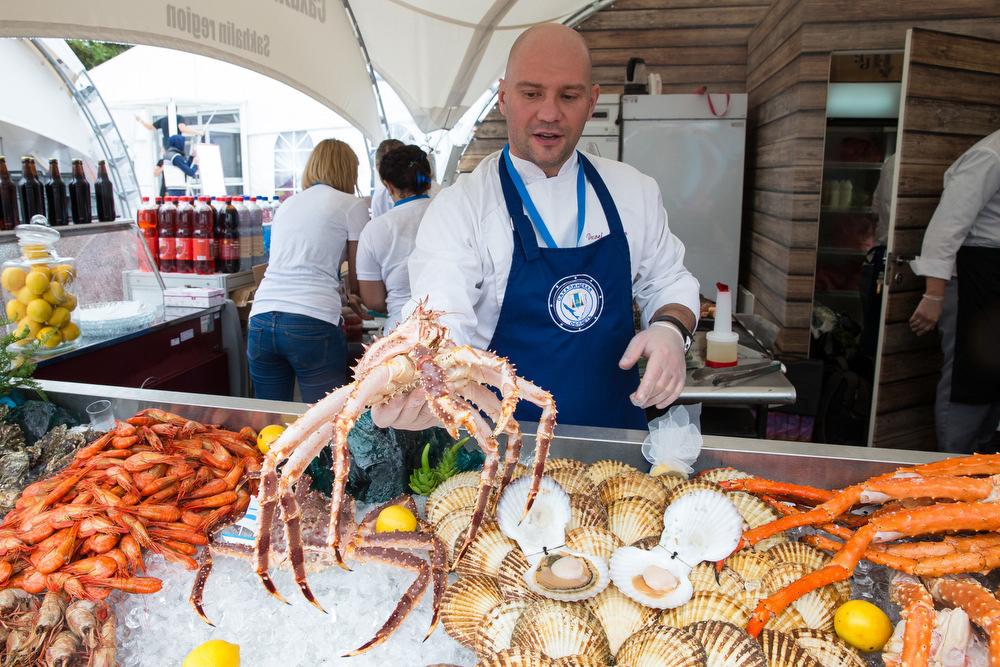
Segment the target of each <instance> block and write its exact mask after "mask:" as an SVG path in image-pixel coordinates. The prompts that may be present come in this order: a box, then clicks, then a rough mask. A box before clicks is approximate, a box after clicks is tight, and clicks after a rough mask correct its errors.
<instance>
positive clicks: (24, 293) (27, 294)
mask: <svg viewBox="0 0 1000 667" xmlns="http://www.w3.org/2000/svg"><path fill="white" fill-rule="evenodd" d="M14 296H16V297H17V300H18V301H20V302H21V303H23V304H24V305H26V306H27V305H28V304H29V303H31V301H32V300H33V299H37V298H38V295H37V294H35V293H34V292H32V291H31V288H30V287H28V286H27V285H25V286H24V287H22V288H21V289H19V290H17V294H15V295H14Z"/></svg>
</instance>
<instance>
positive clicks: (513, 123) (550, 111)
mask: <svg viewBox="0 0 1000 667" xmlns="http://www.w3.org/2000/svg"><path fill="white" fill-rule="evenodd" d="M599 94H600V87H599V86H598V85H597V84H595V83H593V75H592V73H591V64H590V49H589V48H587V43H586V42H585V41H584V40H583V37H581V36H580V34H579V33H577V32H576V31H575V30H573V29H572V28H568V27H566V26H564V25H560V24H558V23H545V24H542V25H537V26H534V27H532V28H529V29H527V30H525V31H524V32H523V33H522V34H521V36H520V37H518V38H517V40H516V41H515V42H514V45H513V46H512V47H511V49H510V55H509V56H508V57H507V71H506V73H505V74H504V78H502V79H500V89H499V93H498V99H499V102H500V111H501V112H502V113H503V114H504V116H505V117H506V118H507V138H508V142H509V144H510V152H511V154H512V155H514V156H516V157H519V158H522V159H524V160H528V161H529V162H533V163H534V164H535V165H537V166H538V167H539V168H541V169H542V171H544V172H545V174H546V175H547V176H550V177H551V176H555V175H557V174H558V173H559V170H560V168H561V167H562V165H563V164H565V163H566V161H567V160H568V159H569V158H570V157H571V156H573V155H574V154H575V152H576V144H577V142H578V141H579V140H580V135H581V134H583V126H584V124H585V123H586V122H587V119H589V118H590V114H591V113H593V111H594V105H596V104H597V96H598V95H599Z"/></svg>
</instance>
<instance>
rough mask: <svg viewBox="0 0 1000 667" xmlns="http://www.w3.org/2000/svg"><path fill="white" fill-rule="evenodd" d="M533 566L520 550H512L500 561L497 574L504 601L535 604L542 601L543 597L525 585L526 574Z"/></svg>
mask: <svg viewBox="0 0 1000 667" xmlns="http://www.w3.org/2000/svg"><path fill="white" fill-rule="evenodd" d="M529 567H531V565H530V564H529V563H528V559H527V557H525V555H524V552H523V551H521V550H520V549H511V551H510V552H508V553H507V555H506V556H504V559H503V560H502V561H500V567H499V568H498V572H497V585H498V586H499V587H500V594H501V595H503V598H504V600H526V601H528V602H534V601H535V600H541V599H542V596H541V595H539V594H538V593H536V592H535V591H533V590H531V589H530V588H528V585H527V584H526V583H524V573H525V572H527V571H528V568H529Z"/></svg>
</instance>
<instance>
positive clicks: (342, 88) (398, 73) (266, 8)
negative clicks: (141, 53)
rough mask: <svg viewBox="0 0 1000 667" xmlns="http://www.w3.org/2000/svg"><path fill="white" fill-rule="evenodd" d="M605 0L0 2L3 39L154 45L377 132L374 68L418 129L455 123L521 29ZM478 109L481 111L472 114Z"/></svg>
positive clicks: (573, 16)
mask: <svg viewBox="0 0 1000 667" xmlns="http://www.w3.org/2000/svg"><path fill="white" fill-rule="evenodd" d="M607 4H610V0H597V1H591V2H581V1H580V0H544V1H537V0H495V1H494V2H492V3H489V2H470V1H469V0H421V1H420V2H415V1H414V2H406V1H404V0H354V2H351V0H341V2H336V0H278V1H271V2H246V1H245V0H244V1H242V2H241V1H239V0H200V1H199V2H192V3H186V4H183V5H181V4H174V3H172V2H165V1H164V0H144V2H134V1H133V0H101V2H97V3H80V2H70V1H69V0H46V1H45V2H33V3H13V2H5V3H4V12H3V17H2V18H0V37H63V38H70V39H91V40H103V41H113V42H125V43H133V44H148V45H152V46H162V47H166V48H171V49H177V50H182V51H190V52H192V53H198V54H201V55H206V56H210V57H213V58H217V59H219V60H224V61H228V62H231V63H234V64H237V65H241V66H243V67H247V68H249V69H252V70H255V71H257V72H260V73H262V74H265V75H267V76H269V77H272V78H274V79H276V80H278V81H281V82H284V83H286V84H288V85H290V86H292V87H293V88H297V89H298V90H301V91H302V92H304V93H306V94H307V95H309V96H310V97H313V98H314V99H316V100H318V101H319V102H321V103H322V104H324V105H326V106H328V107H329V108H331V109H333V110H334V111H336V112H337V113H338V114H340V115H341V116H342V117H344V118H345V119H347V120H348V121H349V122H350V123H352V124H353V125H355V126H356V127H357V128H358V129H359V130H361V131H362V132H363V133H364V134H365V136H366V137H367V138H368V139H369V140H371V141H372V142H374V143H377V142H378V141H379V140H380V139H382V138H383V137H384V136H385V129H386V127H385V122H384V114H383V112H382V111H381V109H380V103H379V100H378V91H377V88H376V86H375V85H374V82H375V72H378V74H379V75H380V76H381V77H383V78H384V79H385V81H386V82H387V83H389V85H391V86H392V88H393V89H394V90H395V91H396V93H397V94H398V95H399V97H400V99H401V100H402V101H403V103H404V104H405V105H406V107H407V109H408V110H409V112H410V114H411V115H412V117H413V119H414V122H415V123H416V124H417V126H418V127H420V129H421V130H423V131H424V132H431V131H433V130H437V129H450V128H452V127H454V126H455V125H456V124H457V123H458V122H459V120H460V119H461V117H462V116H463V114H465V112H466V111H468V110H469V108H470V106H471V105H472V104H473V103H474V102H475V101H476V100H477V99H479V98H481V96H482V95H483V93H484V92H485V91H487V90H488V89H489V88H490V86H491V85H493V83H495V81H496V79H497V77H498V76H500V75H501V73H502V72H503V67H504V64H505V60H506V55H507V52H508V50H509V48H510V45H511V44H512V43H513V41H514V39H515V38H516V37H517V35H518V34H520V32H521V31H523V30H524V29H525V28H527V27H528V26H530V25H533V24H536V23H545V22H562V23H567V24H570V25H574V24H576V23H578V22H579V21H581V20H583V19H584V18H586V17H587V16H589V15H591V14H593V13H594V12H596V11H598V10H599V9H601V8H602V7H603V6H605V5H607ZM477 111H481V110H477Z"/></svg>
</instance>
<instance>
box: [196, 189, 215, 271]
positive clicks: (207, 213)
mask: <svg viewBox="0 0 1000 667" xmlns="http://www.w3.org/2000/svg"><path fill="white" fill-rule="evenodd" d="M208 202H209V198H208V197H198V203H197V204H195V206H194V229H193V230H192V232H191V250H192V253H193V260H192V263H193V264H194V272H195V273H198V274H202V275H207V274H212V273H215V257H214V255H213V250H214V247H213V245H214V244H213V240H214V236H213V233H212V227H213V226H214V225H215V211H214V210H213V209H212V207H211V206H209V204H208Z"/></svg>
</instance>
